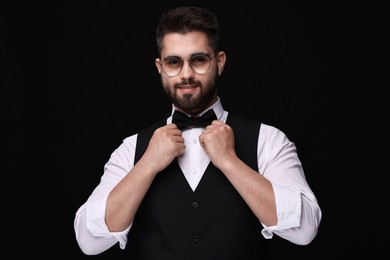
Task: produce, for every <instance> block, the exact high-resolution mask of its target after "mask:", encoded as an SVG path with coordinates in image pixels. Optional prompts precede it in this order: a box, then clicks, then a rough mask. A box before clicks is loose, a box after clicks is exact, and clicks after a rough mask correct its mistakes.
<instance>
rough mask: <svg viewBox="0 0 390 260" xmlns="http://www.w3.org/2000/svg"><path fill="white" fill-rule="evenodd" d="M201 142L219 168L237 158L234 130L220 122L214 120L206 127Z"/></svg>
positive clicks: (200, 138) (200, 137)
mask: <svg viewBox="0 0 390 260" xmlns="http://www.w3.org/2000/svg"><path fill="white" fill-rule="evenodd" d="M199 142H200V144H201V146H202V148H203V149H204V150H205V152H206V153H207V154H208V156H209V157H210V160H211V161H212V162H213V164H214V165H215V166H216V167H217V168H221V166H222V164H223V163H225V162H228V161H229V160H230V161H231V160H232V159H236V158H237V155H236V151H235V149H234V134H233V129H232V128H231V127H230V126H229V125H227V124H225V123H223V122H221V121H219V120H214V121H213V122H212V123H211V124H210V125H208V126H207V127H206V129H205V130H204V131H203V133H202V134H201V135H200V136H199Z"/></svg>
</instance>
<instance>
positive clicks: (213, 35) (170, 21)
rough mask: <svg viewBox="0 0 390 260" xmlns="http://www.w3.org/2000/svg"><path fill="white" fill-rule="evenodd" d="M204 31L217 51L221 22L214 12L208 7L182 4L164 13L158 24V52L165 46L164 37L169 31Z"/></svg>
mask: <svg viewBox="0 0 390 260" xmlns="http://www.w3.org/2000/svg"><path fill="white" fill-rule="evenodd" d="M191 31H200V32H204V33H206V35H207V38H208V42H209V44H210V46H211V47H212V48H213V49H214V51H215V52H217V51H218V44H219V22H218V18H217V17H216V16H215V14H214V13H213V12H211V11H210V10H208V9H206V8H202V7H194V6H182V7H177V8H175V9H170V10H168V11H167V12H165V13H163V14H162V16H161V19H160V21H159V23H158V25H157V30H156V40H157V48H158V53H159V54H160V53H161V50H162V48H163V46H162V39H163V38H164V36H165V35H166V34H167V33H172V32H174V33H187V32H191Z"/></svg>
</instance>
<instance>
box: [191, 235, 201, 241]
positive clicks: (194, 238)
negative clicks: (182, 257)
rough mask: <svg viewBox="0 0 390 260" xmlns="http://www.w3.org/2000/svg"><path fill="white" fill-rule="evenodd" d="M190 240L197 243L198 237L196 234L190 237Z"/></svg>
mask: <svg viewBox="0 0 390 260" xmlns="http://www.w3.org/2000/svg"><path fill="white" fill-rule="evenodd" d="M192 239H193V240H194V241H195V242H199V240H200V237H199V235H198V234H195V235H193V236H192Z"/></svg>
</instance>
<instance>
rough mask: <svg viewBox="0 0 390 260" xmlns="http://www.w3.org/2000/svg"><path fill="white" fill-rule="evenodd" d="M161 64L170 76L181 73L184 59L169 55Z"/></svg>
mask: <svg viewBox="0 0 390 260" xmlns="http://www.w3.org/2000/svg"><path fill="white" fill-rule="evenodd" d="M161 66H162V69H163V70H164V72H165V73H166V74H167V75H168V76H171V77H173V76H176V75H177V74H179V73H180V70H181V67H182V66H183V61H182V60H181V59H180V58H178V57H168V58H166V59H164V60H163V62H162V64H161Z"/></svg>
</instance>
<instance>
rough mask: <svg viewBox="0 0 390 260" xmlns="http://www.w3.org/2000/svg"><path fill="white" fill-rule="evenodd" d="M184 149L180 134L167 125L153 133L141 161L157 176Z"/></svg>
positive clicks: (170, 125) (176, 129) (174, 128)
mask: <svg viewBox="0 0 390 260" xmlns="http://www.w3.org/2000/svg"><path fill="white" fill-rule="evenodd" d="M185 148H186V147H185V144H184V138H183V137H182V132H181V131H180V130H179V129H178V128H177V127H176V125H175V124H167V125H165V126H162V127H160V128H157V129H156V130H155V131H154V133H153V136H152V138H151V139H150V141H149V144H148V147H147V148H146V151H145V153H144V155H143V156H142V161H143V162H145V163H147V164H148V166H149V167H153V170H154V171H156V174H157V173H158V172H160V171H162V170H164V169H165V168H166V167H167V166H168V165H169V164H170V163H171V162H172V161H173V160H174V159H175V158H176V157H177V156H180V155H182V154H183V152H184V150H185Z"/></svg>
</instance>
